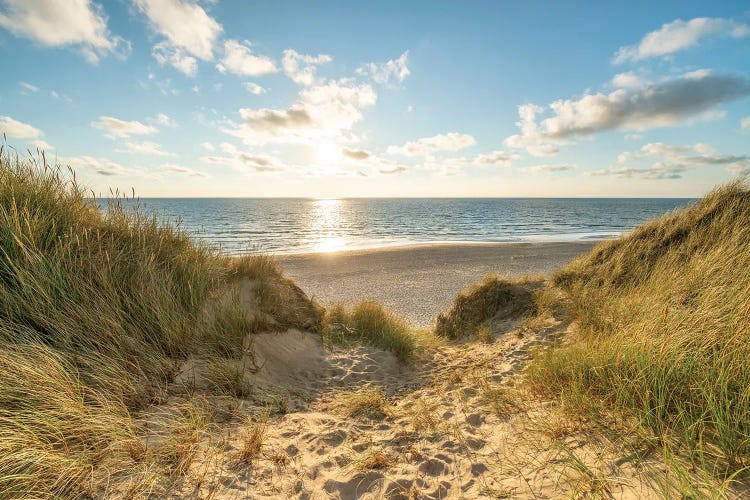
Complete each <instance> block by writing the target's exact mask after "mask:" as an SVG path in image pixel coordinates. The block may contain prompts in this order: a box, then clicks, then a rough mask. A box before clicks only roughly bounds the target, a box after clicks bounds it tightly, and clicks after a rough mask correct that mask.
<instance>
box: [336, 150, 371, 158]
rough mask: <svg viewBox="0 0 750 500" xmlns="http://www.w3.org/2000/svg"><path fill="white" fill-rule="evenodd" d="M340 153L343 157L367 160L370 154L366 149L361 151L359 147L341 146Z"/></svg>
mask: <svg viewBox="0 0 750 500" xmlns="http://www.w3.org/2000/svg"><path fill="white" fill-rule="evenodd" d="M341 154H343V155H344V157H346V158H351V159H352V160H367V159H369V158H370V157H371V156H372V155H371V154H370V153H368V152H367V151H363V150H361V149H348V148H343V149H342V150H341Z"/></svg>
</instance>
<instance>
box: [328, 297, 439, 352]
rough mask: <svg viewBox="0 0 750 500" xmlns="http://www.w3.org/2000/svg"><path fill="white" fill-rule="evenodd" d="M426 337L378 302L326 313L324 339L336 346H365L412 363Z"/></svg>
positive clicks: (341, 307) (341, 308)
mask: <svg viewBox="0 0 750 500" xmlns="http://www.w3.org/2000/svg"><path fill="white" fill-rule="evenodd" d="M423 337H424V333H417V332H415V331H414V330H413V329H412V328H411V327H410V326H409V325H408V324H407V323H406V321H404V320H403V319H402V318H401V317H399V316H396V315H395V314H393V313H392V312H390V311H388V310H386V309H385V308H384V307H383V306H382V305H381V304H379V303H377V302H369V301H368V302H360V303H359V304H357V305H355V306H354V307H353V308H351V309H346V308H345V307H344V306H343V305H341V304H336V305H334V306H333V307H331V308H330V309H329V310H328V311H326V315H325V318H324V320H323V338H324V340H326V341H327V342H329V343H333V344H347V343H350V342H365V343H367V344H370V345H373V346H375V347H380V348H382V349H385V350H388V351H391V352H393V354H395V355H396V357H397V358H399V359H400V360H402V361H405V360H407V359H409V358H410V357H411V356H412V355H413V354H414V352H415V351H416V349H417V347H418V342H419V341H420V340H419V339H422V342H423V343H425V344H426V343H427V342H425V341H424V339H423Z"/></svg>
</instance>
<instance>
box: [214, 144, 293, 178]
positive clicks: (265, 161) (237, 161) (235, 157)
mask: <svg viewBox="0 0 750 500" xmlns="http://www.w3.org/2000/svg"><path fill="white" fill-rule="evenodd" d="M221 150H222V151H223V152H224V153H226V154H227V155H228V156H214V155H211V156H203V157H201V161H202V162H204V163H209V164H212V165H225V166H228V167H232V168H234V169H237V170H240V171H248V170H249V171H253V172H279V171H281V170H285V166H284V165H283V164H282V163H281V161H280V160H279V159H278V158H275V157H273V156H268V155H263V154H259V153H251V152H248V151H242V150H239V149H237V148H236V147H235V146H233V145H231V144H229V143H226V142H225V143H222V144H221Z"/></svg>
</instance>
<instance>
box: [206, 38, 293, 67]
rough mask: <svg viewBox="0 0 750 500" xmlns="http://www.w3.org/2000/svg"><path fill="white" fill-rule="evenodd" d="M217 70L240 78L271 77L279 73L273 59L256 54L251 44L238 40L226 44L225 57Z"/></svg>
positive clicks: (228, 41)
mask: <svg viewBox="0 0 750 500" xmlns="http://www.w3.org/2000/svg"><path fill="white" fill-rule="evenodd" d="M216 69H217V70H219V71H220V72H221V73H225V72H227V71H228V72H230V73H233V74H235V75H240V76H260V75H269V74H272V73H276V72H278V71H279V70H278V69H277V68H276V63H274V62H273V60H272V59H270V58H268V57H266V56H261V55H256V54H254V53H253V51H252V48H251V44H250V42H247V41H246V42H244V43H242V42H239V41H237V40H227V41H226V42H224V57H223V58H222V60H221V62H220V63H219V64H217V65H216Z"/></svg>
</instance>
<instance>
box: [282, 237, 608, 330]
mask: <svg viewBox="0 0 750 500" xmlns="http://www.w3.org/2000/svg"><path fill="white" fill-rule="evenodd" d="M601 241H604V240H596V241H585V242H581V241H568V242H533V243H530V242H524V243H492V242H486V243H464V244H415V245H409V246H398V247H387V248H377V249H361V250H349V251H341V252H330V253H307V254H290V255H277V256H275V259H276V261H277V262H278V263H279V264H280V266H281V267H282V269H283V270H284V273H285V275H286V276H288V277H289V278H291V279H292V280H294V281H295V283H297V285H298V286H299V287H300V288H302V290H304V291H305V293H307V294H308V295H309V296H311V297H314V298H315V299H316V300H317V301H318V302H320V303H321V304H322V305H323V306H324V307H328V306H331V305H332V304H334V303H336V302H342V303H343V304H345V305H347V306H351V305H354V304H355V303H357V302H360V301H363V300H375V301H378V302H381V303H383V304H384V305H385V306H386V307H388V308H389V309H391V310H393V311H394V312H396V313H397V314H399V315H401V316H403V317H404V318H405V319H406V320H407V321H408V322H409V323H411V324H412V325H414V326H417V327H429V326H431V325H432V323H433V321H434V319H435V316H436V315H437V314H438V313H439V312H441V311H445V310H446V309H448V307H450V305H451V303H452V300H453V299H454V297H455V296H456V294H457V293H459V292H460V291H461V290H463V289H464V288H466V287H468V286H470V285H471V284H473V283H476V282H478V281H481V280H482V278H483V277H484V276H486V275H488V274H499V275H501V276H504V277H507V278H518V277H521V276H523V275H537V274H543V275H546V276H548V275H549V274H551V273H552V272H554V271H555V270H557V269H558V268H560V267H562V266H564V265H565V264H567V263H568V262H569V261H570V260H572V259H573V258H574V257H576V256H578V255H580V254H582V253H584V252H587V251H589V250H590V249H591V248H592V247H593V246H595V245H596V244H598V243H599V242H601Z"/></svg>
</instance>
